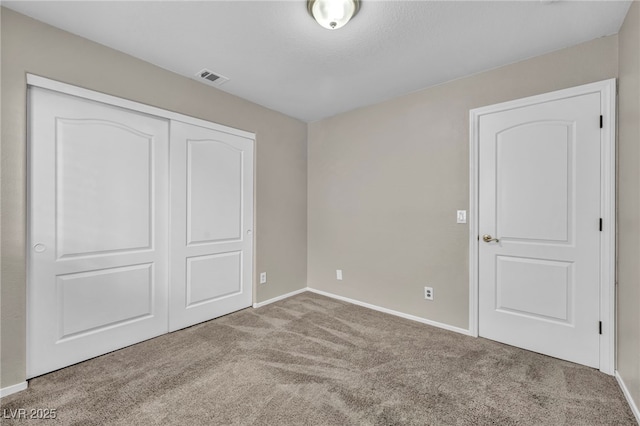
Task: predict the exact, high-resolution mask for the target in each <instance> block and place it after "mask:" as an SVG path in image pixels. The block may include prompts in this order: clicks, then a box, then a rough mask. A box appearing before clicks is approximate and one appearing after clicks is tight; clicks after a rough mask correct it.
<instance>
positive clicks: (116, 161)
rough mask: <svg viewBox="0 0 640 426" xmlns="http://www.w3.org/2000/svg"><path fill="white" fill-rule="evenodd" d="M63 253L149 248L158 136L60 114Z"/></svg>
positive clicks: (58, 144) (58, 166) (59, 207)
mask: <svg viewBox="0 0 640 426" xmlns="http://www.w3.org/2000/svg"><path fill="white" fill-rule="evenodd" d="M56 129H57V131H56V200H57V211H56V220H57V232H58V238H57V242H58V257H60V258H64V257H68V256H82V255H90V254H96V253H105V252H117V251H128V250H141V249H149V248H151V245H152V240H151V236H152V232H151V230H152V229H153V224H152V215H151V212H152V205H153V176H152V159H153V135H149V134H145V133H142V132H139V131H136V130H135V129H133V128H130V127H127V126H123V125H122V124H120V123H115V122H111V121H104V120H75V119H64V118H57V119H56Z"/></svg>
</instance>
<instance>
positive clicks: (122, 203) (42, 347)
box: [27, 88, 169, 377]
mask: <svg viewBox="0 0 640 426" xmlns="http://www.w3.org/2000/svg"><path fill="white" fill-rule="evenodd" d="M29 97H30V99H29V105H30V124H29V133H30V147H29V149H30V164H29V167H30V183H29V184H30V207H29V215H30V218H29V219H30V220H29V223H30V228H29V242H30V246H29V291H28V311H29V315H28V318H29V322H28V345H29V347H28V351H27V353H28V361H27V364H28V372H27V375H28V377H34V376H38V375H40V374H43V373H46V372H49V371H52V370H55V369H58V368H61V367H64V366H67V365H70V364H73V363H76V362H79V361H82V360H85V359H88V358H91V357H93V356H97V355H100V354H103V353H106V352H109V351H112V350H115V349H118V348H121V347H124V346H127V345H130V344H133V343H136V342H139V341H141V340H144V339H148V338H150V337H153V336H156V335H159V334H162V333H165V332H167V329H168V320H167V293H168V289H167V272H166V270H167V259H166V254H167V234H168V232H167V228H168V222H167V216H168V214H167V212H168V205H167V199H168V197H167V194H168V190H167V188H168V134H169V129H168V121H167V120H163V119H159V118H155V117H151V116H148V115H144V114H141V113H136V112H133V111H131V110H126V109H122V108H118V107H114V106H109V105H106V104H101V103H98V102H94V101H89V100H85V99H82V98H77V97H74V96H69V95H64V94H61V93H57V92H53V91H49V90H46V89H40V88H30V90H29Z"/></svg>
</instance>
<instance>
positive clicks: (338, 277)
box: [336, 269, 342, 281]
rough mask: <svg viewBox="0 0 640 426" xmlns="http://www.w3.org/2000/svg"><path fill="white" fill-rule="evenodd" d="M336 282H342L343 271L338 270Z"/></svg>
mask: <svg viewBox="0 0 640 426" xmlns="http://www.w3.org/2000/svg"><path fill="white" fill-rule="evenodd" d="M336 280H338V281H342V269H336Z"/></svg>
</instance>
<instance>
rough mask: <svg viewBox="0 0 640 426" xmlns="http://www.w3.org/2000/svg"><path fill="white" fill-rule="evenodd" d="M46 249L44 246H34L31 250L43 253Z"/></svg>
mask: <svg viewBox="0 0 640 426" xmlns="http://www.w3.org/2000/svg"><path fill="white" fill-rule="evenodd" d="M46 249H47V246H45V245H44V244H39V243H38V244H36V245H35V246H33V250H34V251H35V252H36V253H42V252H43V251H45V250H46Z"/></svg>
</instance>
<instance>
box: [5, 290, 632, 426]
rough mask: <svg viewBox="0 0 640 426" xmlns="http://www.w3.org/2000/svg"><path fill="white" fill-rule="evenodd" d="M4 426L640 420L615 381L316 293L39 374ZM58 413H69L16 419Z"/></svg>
mask: <svg viewBox="0 0 640 426" xmlns="http://www.w3.org/2000/svg"><path fill="white" fill-rule="evenodd" d="M1 408H2V413H3V417H5V418H3V419H1V421H0V423H2V424H3V425H13V424H20V425H22V424H40V425H44V424H46V425H49V424H51V425H53V424H65V425H69V424H74V425H105V424H108V425H127V426H130V425H231V424H234V425H396V424H397V425H512V424H521V425H635V424H636V423H635V420H634V418H633V414H632V413H631V411H630V409H629V407H628V405H627V403H626V401H625V400H624V397H623V395H622V393H621V391H620V389H619V388H618V385H617V383H616V381H615V379H614V378H613V377H610V376H607V375H605V374H602V373H600V372H598V371H596V370H594V369H591V368H587V367H582V366H579V365H576V364H572V363H569V362H564V361H560V360H557V359H554V358H549V357H546V356H543V355H539V354H535V353H531V352H527V351H525V350H521V349H517V348H514V347H510V346H506V345H502V344H499V343H496V342H492V341H489V340H486V339H482V338H477V339H476V338H471V337H466V336H463V335H460V334H456V333H453V332H449V331H445V330H441V329H438V328H434V327H430V326H426V325H423V324H419V323H416V322H412V321H408V320H404V319H401V318H397V317H394V316H391V315H386V314H383V313H379V312H376V311H372V310H369V309H366V308H361V307H358V306H354V305H351V304H348V303H344V302H340V301H336V300H333V299H329V298H326V297H323V296H319V295H316V294H313V293H303V294H300V295H298V296H295V297H292V298H289V299H286V300H283V301H280V302H277V303H274V304H272V305H268V306H265V307H262V308H259V309H251V308H249V309H245V310H243V311H240V312H236V313H234V314H231V315H228V316H225V317H222V318H219V319H216V320H213V321H209V322H206V323H203V324H200V325H197V326H194V327H191V328H188V329H186V330H182V331H179V332H176V333H172V334H168V335H164V336H161V337H158V338H155V339H152V340H148V341H146V342H143V343H140V344H137V345H134V346H131V347H128V348H125V349H122V350H119V351H116V352H113V353H110V354H107V355H104V356H101V357H98V358H95V359H92V360H89V361H86V362H83V363H80V364H77V365H75V366H71V367H68V368H65V369H62V370H59V371H56V372H53V373H50V374H47V375H45V376H42V377H38V378H35V379H33V380H31V381H30V383H29V389H28V390H26V391H24V392H21V393H18V394H14V395H11V396H9V397H5V398H3V399H2V400H1ZM19 408H24V409H26V410H27V414H29V410H30V409H37V408H43V409H55V410H56V417H57V418H56V419H55V420H10V419H7V418H6V417H8V416H9V414H10V413H11V412H12V411H11V410H16V409H19Z"/></svg>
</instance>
